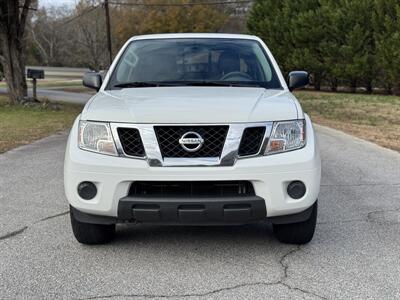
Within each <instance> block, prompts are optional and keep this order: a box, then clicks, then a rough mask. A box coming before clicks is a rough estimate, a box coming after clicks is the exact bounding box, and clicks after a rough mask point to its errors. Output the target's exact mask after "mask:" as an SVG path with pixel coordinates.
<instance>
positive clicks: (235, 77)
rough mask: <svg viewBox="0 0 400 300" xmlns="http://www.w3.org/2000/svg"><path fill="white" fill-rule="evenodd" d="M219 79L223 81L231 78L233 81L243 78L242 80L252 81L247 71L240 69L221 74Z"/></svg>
mask: <svg viewBox="0 0 400 300" xmlns="http://www.w3.org/2000/svg"><path fill="white" fill-rule="evenodd" d="M220 80H222V81H224V80H226V81H228V80H233V81H242V80H244V81H252V80H253V78H252V77H251V76H250V75H249V74H247V73H244V72H240V71H234V72H229V73H227V74H225V75H223V76H222V77H221V79H220Z"/></svg>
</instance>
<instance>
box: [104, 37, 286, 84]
mask: <svg viewBox="0 0 400 300" xmlns="http://www.w3.org/2000/svg"><path fill="white" fill-rule="evenodd" d="M185 85H198V86H201V85H205V86H207V85H210V86H250V87H251V86H256V87H260V86H261V87H264V88H271V89H279V88H281V85H280V82H279V79H278V77H277V75H276V73H275V70H274V68H273V66H272V64H271V62H270V60H269V58H268V57H267V54H266V53H265V51H264V50H263V48H262V46H261V45H260V43H258V42H257V41H254V40H246V39H225V38H218V39H216V38H210V39H207V38H192V39H189V38H184V39H154V40H138V41H133V42H131V43H130V44H129V45H128V47H127V48H126V49H125V51H124V53H123V55H122V56H121V58H120V59H119V61H118V64H117V66H116V68H115V69H114V71H113V73H112V76H111V79H110V81H109V83H108V87H107V88H108V89H118V88H124V87H147V86H185Z"/></svg>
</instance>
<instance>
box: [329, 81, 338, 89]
mask: <svg viewBox="0 0 400 300" xmlns="http://www.w3.org/2000/svg"><path fill="white" fill-rule="evenodd" d="M337 87H338V80H337V79H336V78H332V79H331V80H330V88H331V91H332V92H337Z"/></svg>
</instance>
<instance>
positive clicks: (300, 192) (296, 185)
mask: <svg viewBox="0 0 400 300" xmlns="http://www.w3.org/2000/svg"><path fill="white" fill-rule="evenodd" d="M287 193H288V195H289V196H290V197H291V198H293V199H300V198H301V197H303V196H304V195H305V193H306V186H305V185H304V183H303V182H301V181H298V180H297V181H292V182H291V183H289V185H288V187H287Z"/></svg>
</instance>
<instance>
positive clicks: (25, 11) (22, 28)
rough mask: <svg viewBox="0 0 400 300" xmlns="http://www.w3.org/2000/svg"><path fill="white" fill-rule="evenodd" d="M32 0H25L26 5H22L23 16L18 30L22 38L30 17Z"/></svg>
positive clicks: (19, 36)
mask: <svg viewBox="0 0 400 300" xmlns="http://www.w3.org/2000/svg"><path fill="white" fill-rule="evenodd" d="M30 5H31V0H25V3H24V6H23V7H22V12H21V17H20V21H19V27H18V31H17V35H18V38H19V39H21V38H22V37H23V36H24V32H25V24H26V20H27V18H28V13H29V10H30V8H31V7H30Z"/></svg>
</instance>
